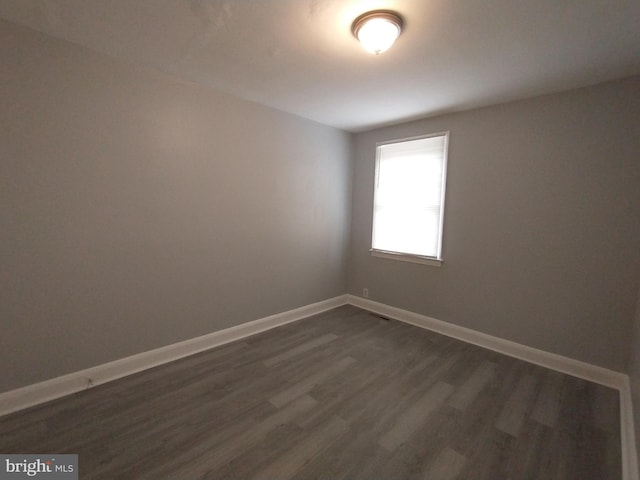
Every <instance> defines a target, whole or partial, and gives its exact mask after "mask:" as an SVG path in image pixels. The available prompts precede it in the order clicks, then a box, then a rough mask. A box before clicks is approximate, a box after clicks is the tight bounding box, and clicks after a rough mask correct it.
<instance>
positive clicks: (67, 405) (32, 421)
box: [0, 306, 622, 480]
mask: <svg viewBox="0 0 640 480" xmlns="http://www.w3.org/2000/svg"><path fill="white" fill-rule="evenodd" d="M0 452H2V453H77V454H79V462H80V478H81V479H83V480H88V479H154V480H158V479H180V480H182V479H184V480H188V479H198V478H210V479H244V478H247V479H288V478H300V479H314V478H326V479H330V478H331V479H333V478H336V479H364V478H370V479H400V478H402V479H404V478H408V479H414V478H415V479H418V478H421V479H430V480H453V479H465V480H480V479H482V480H500V479H505V480H506V479H511V480H524V479H540V480H553V479H576V480H578V479H579V480H599V479H611V480H613V479H615V480H619V479H620V478H621V475H622V473H621V470H622V469H621V449H620V426H619V399H618V392H617V391H615V390H613V389H610V388H606V387H603V386H600V385H596V384H594V383H590V382H587V381H585V380H581V379H578V378H574V377H571V376H569V375H564V374H561V373H557V372H554V371H551V370H547V369H545V368H542V367H538V366H535V365H532V364H528V363H525V362H522V361H519V360H516V359H513V358H510V357H507V356H504V355H501V354H498V353H495V352H492V351H489V350H484V349H482V348H479V347H476V346H473V345H469V344H466V343H464V342H461V341H458V340H454V339H451V338H448V337H445V336H442V335H439V334H436V333H433V332H429V331H426V330H422V329H420V328H417V327H413V326H410V325H406V324H403V323H400V322H396V321H388V320H384V319H381V318H379V317H377V316H375V315H373V314H370V313H368V312H365V311H363V310H359V309H357V308H355V307H350V306H345V307H340V308H338V309H335V310H332V311H330V312H327V313H324V314H322V315H318V316H315V317H311V318H309V319H306V320H302V321H299V322H295V323H292V324H288V325H285V326H282V327H279V328H277V329H274V330H271V331H269V332H265V333H263V334H259V335H256V336H253V337H250V338H247V339H244V340H242V341H238V342H235V343H231V344H228V345H225V346H222V347H219V348H216V349H213V350H210V351H208V352H204V353H201V354H198V355H195V356H192V357H188V358H186V359H183V360H180V361H176V362H173V363H171V364H167V365H164V366H161V367H157V368H154V369H152V370H147V371H145V372H142V373H139V374H136V375H133V376H129V377H127V378H124V379H121V380H118V381H115V382H111V383H108V384H105V385H102V386H98V387H95V388H92V389H90V390H87V391H84V392H81V393H78V394H75V395H72V396H69V397H66V398H62V399H59V400H55V401H53V402H50V403H47V404H45V405H41V406H38V407H34V408H31V409H29V410H25V411H22V412H18V413H15V414H12V415H8V416H5V417H2V418H0Z"/></svg>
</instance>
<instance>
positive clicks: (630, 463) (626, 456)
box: [620, 376, 639, 480]
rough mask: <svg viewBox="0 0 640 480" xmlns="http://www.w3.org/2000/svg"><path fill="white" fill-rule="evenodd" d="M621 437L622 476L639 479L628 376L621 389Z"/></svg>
mask: <svg viewBox="0 0 640 480" xmlns="http://www.w3.org/2000/svg"><path fill="white" fill-rule="evenodd" d="M620 437H621V447H622V478H623V479H624V480H638V478H639V475H638V453H637V450H636V432H635V425H634V422H633V401H632V397H631V385H630V383H629V377H628V376H627V378H626V380H625V382H624V384H623V386H622V388H621V389H620Z"/></svg>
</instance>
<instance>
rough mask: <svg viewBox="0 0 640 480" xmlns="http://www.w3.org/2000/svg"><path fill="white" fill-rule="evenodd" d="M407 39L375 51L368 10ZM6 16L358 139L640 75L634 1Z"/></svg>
mask: <svg viewBox="0 0 640 480" xmlns="http://www.w3.org/2000/svg"><path fill="white" fill-rule="evenodd" d="M377 8H387V9H393V10H396V11H397V12H399V13H400V14H401V15H402V16H403V17H404V18H405V24H406V26H405V31H404V32H403V34H402V35H401V36H400V38H399V39H398V41H397V42H396V44H395V45H394V46H393V47H392V48H391V50H389V51H387V52H385V53H383V54H381V55H379V56H373V55H371V54H368V53H366V52H365V51H364V50H363V49H362V48H361V47H360V45H359V44H358V42H357V41H356V40H355V39H354V38H353V36H352V35H351V32H350V25H351V22H352V21H353V19H354V18H355V17H357V16H358V15H359V14H361V13H363V12H365V11H367V10H371V9H377ZM0 17H1V18H4V19H6V20H9V21H12V22H15V23H19V24H23V25H27V26H29V27H31V28H34V29H36V30H39V31H41V32H44V33H47V34H49V35H52V36H55V37H59V38H63V39H65V40H68V41H71V42H74V43H77V44H80V45H84V46H86V47H89V48H91V49H94V50H97V51H100V52H104V53H106V54H109V55H111V56H113V57H117V58H121V59H124V60H128V61H133V62H137V63H142V64H146V65H149V66H152V67H155V68H157V69H159V70H161V71H164V72H167V73H170V74H172V75H175V76H178V77H181V78H184V79H187V80H190V81H194V82H197V83H200V84H204V85H209V86H212V87H215V88H216V89H218V90H222V91H225V92H228V93H232V94H234V95H237V96H239V97H242V98H245V99H248V100H252V101H256V102H259V103H262V104H265V105H269V106H271V107H275V108H278V109H281V110H285V111H287V112H291V113H294V114H297V115H300V116H303V117H306V118H309V119H312V120H316V121H318V122H321V123H324V124H327V125H332V126H334V127H338V128H341V129H345V130H349V131H362V130H366V129H369V128H373V127H376V126H381V125H387V124H391V123H396V122H400V121H404V120H409V119H413V118H419V117H424V116H429V115H435V114H439V113H444V112H449V111H457V110H464V109H468V108H474V107H478V106H483V105H490V104H495V103H500V102H505V101H509V100H515V99H519V98H525V97H530V96H535V95H540V94H545V93H551V92H556V91H561V90H567V89H571V88H576V87H581V86H585V85H590V84H594V83H599V82H602V81H606V80H612V79H616V78H622V77H626V76H630V75H634V74H639V73H640V1H639V0H108V1H105V0H0Z"/></svg>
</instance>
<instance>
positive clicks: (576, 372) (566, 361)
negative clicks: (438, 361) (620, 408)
mask: <svg viewBox="0 0 640 480" xmlns="http://www.w3.org/2000/svg"><path fill="white" fill-rule="evenodd" d="M347 302H348V303H350V304H351V305H354V306H356V307H359V308H362V309H364V310H369V311H371V312H374V313H377V314H379V315H383V316H385V317H389V318H393V319H395V320H400V321H401V322H405V323H409V324H411V325H415V326H417V327H421V328H425V329H427V330H431V331H434V332H437V333H441V334H443V335H446V336H448V337H453V338H456V339H458V340H462V341H464V342H467V343H471V344H473V345H478V346H480V347H484V348H488V349H489V350H493V351H495V352H499V353H503V354H505V355H509V356H510V357H515V358H518V359H520V360H524V361H526V362H529V363H534V364H536V365H540V366H542V367H546V368H550V369H552V370H557V371H559V372H562V373H567V374H569V375H573V376H574V377H579V378H583V379H585V380H589V381H591V382H595V383H599V384H601V385H605V386H607V387H612V388H616V389H620V388H622V386H623V384H624V380H625V378H626V377H627V376H626V375H625V374H623V373H620V372H615V371H613V370H608V369H606V368H602V367H598V366H596V365H591V364H590V363H586V362H581V361H579V360H574V359H572V358H568V357H563V356H562V355H557V354H555V353H549V352H545V351H543V350H538V349H537V348H532V347H528V346H526V345H522V344H520V343H516V342H512V341H510V340H505V339H503V338H499V337H494V336H492V335H488V334H486V333H481V332H478V331H476V330H471V329H470V328H465V327H461V326H459V325H454V324H453V323H449V322H444V321H442V320H437V319H435V318H431V317H427V316H426V315H421V314H418V313H414V312H410V311H408V310H402V309H401V308H396V307H391V306H389V305H385V304H383V303H378V302H374V301H372V300H369V299H366V298H360V297H357V296H355V295H347Z"/></svg>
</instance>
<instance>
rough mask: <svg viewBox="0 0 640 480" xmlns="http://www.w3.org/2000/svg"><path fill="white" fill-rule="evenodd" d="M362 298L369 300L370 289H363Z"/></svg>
mask: <svg viewBox="0 0 640 480" xmlns="http://www.w3.org/2000/svg"><path fill="white" fill-rule="evenodd" d="M362 296H363V297H364V298H369V289H368V288H363V289H362Z"/></svg>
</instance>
